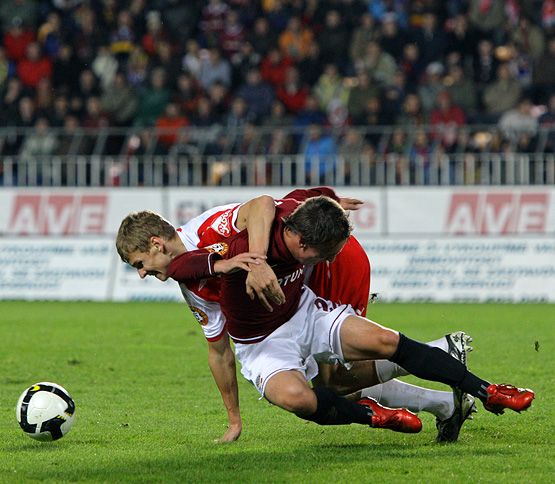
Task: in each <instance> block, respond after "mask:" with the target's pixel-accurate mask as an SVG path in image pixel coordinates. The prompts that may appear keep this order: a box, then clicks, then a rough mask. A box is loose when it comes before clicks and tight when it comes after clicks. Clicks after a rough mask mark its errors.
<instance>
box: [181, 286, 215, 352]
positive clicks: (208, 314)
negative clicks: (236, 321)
mask: <svg viewBox="0 0 555 484" xmlns="http://www.w3.org/2000/svg"><path fill="white" fill-rule="evenodd" d="M179 287H180V289H181V293H182V294H183V298H184V299H185V301H186V303H187V305H188V306H189V309H190V310H191V313H192V314H193V316H194V318H195V319H196V320H197V322H198V323H199V324H200V326H201V328H202V331H203V332H204V337H205V338H206V339H207V340H208V341H218V340H219V339H220V338H221V337H222V335H223V334H224V332H225V317H224V315H223V314H222V311H221V309H220V305H219V303H217V302H213V301H207V300H206V299H203V298H202V297H200V296H198V295H197V294H195V293H194V292H192V291H190V290H189V289H188V288H187V286H186V285H185V284H183V283H181V284H179Z"/></svg>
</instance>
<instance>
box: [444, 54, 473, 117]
mask: <svg viewBox="0 0 555 484" xmlns="http://www.w3.org/2000/svg"><path fill="white" fill-rule="evenodd" d="M445 85H446V89H447V92H448V93H449V95H450V96H451V99H452V101H453V103H454V104H456V105H457V106H460V107H461V108H462V109H463V111H464V113H465V115H466V116H467V117H468V118H469V119H473V118H474V116H475V115H476V111H477V107H478V97H477V93H476V88H475V85H474V83H473V82H472V80H471V79H469V78H468V77H466V76H465V75H464V70H463V68H462V67H461V66H460V65H458V64H455V65H453V66H451V67H449V72H448V73H447V76H446V77H445Z"/></svg>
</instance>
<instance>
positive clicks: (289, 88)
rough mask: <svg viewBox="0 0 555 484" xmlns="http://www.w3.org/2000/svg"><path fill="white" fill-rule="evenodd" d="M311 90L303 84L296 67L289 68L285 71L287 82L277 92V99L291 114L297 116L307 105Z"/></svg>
mask: <svg viewBox="0 0 555 484" xmlns="http://www.w3.org/2000/svg"><path fill="white" fill-rule="evenodd" d="M308 94H309V89H308V87H306V86H305V85H303V84H302V82H301V80H300V78H299V71H298V70H297V68H296V67H293V66H291V67H288V68H287V70H286V71H285V81H284V83H283V85H281V86H279V87H278V88H277V91H276V96H277V98H278V99H279V100H280V101H281V102H282V103H283V104H284V106H285V107H286V108H287V110H288V111H289V112H290V113H293V114H297V113H298V112H299V111H301V110H302V109H303V108H304V106H305V103H306V98H307V96H308Z"/></svg>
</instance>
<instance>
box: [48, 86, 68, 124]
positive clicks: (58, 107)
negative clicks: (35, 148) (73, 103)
mask: <svg viewBox="0 0 555 484" xmlns="http://www.w3.org/2000/svg"><path fill="white" fill-rule="evenodd" d="M68 115H69V101H68V99H67V96H66V95H65V94H60V95H58V96H56V97H55V98H54V100H53V103H52V111H51V114H50V124H51V125H52V126H55V127H57V128H59V127H61V126H63V125H64V122H65V119H66V117H67V116H68Z"/></svg>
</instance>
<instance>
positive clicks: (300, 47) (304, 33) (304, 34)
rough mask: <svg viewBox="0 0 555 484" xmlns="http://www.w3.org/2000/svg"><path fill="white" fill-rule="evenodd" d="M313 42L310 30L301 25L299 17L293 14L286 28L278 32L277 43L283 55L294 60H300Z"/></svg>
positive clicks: (306, 53)
mask: <svg viewBox="0 0 555 484" xmlns="http://www.w3.org/2000/svg"><path fill="white" fill-rule="evenodd" d="M313 42H314V35H313V33H312V31H311V30H310V29H309V28H307V27H306V26H303V25H302V23H301V19H300V17H297V16H293V17H291V18H290V19H289V21H288V22H287V28H286V29H285V30H284V31H283V32H282V33H281V34H280V36H279V38H278V45H279V48H280V49H281V52H282V53H283V57H285V58H287V57H290V58H291V59H293V61H294V62H300V61H302V60H303V59H304V58H305V57H306V56H307V55H308V50H309V48H310V45H311V44H312V43H313Z"/></svg>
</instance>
